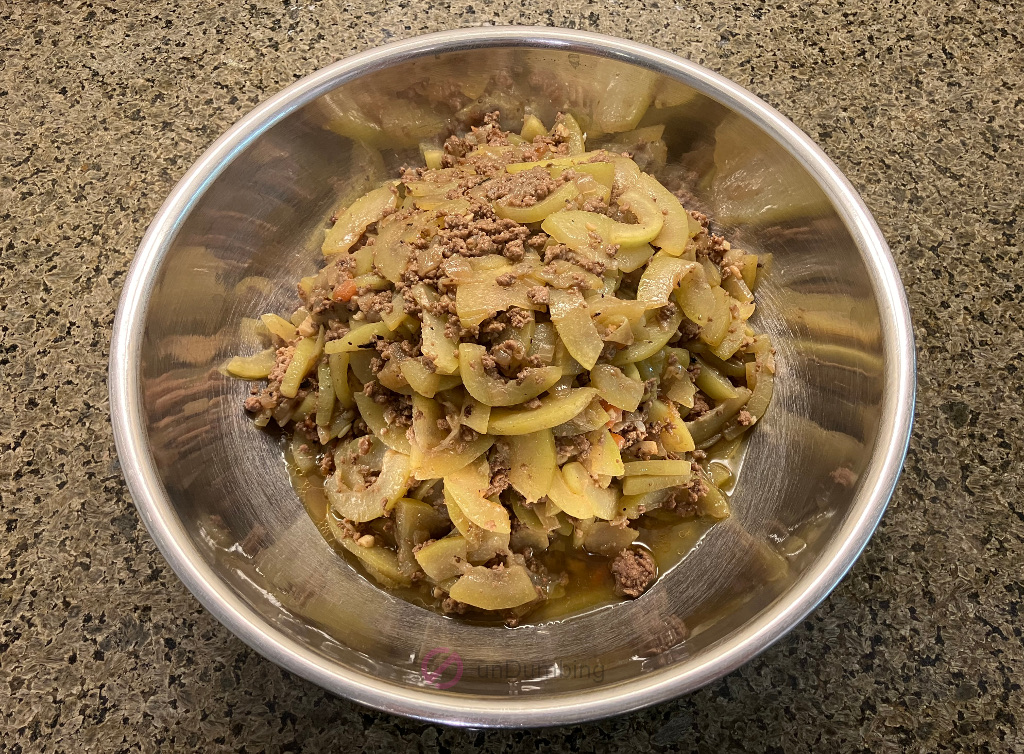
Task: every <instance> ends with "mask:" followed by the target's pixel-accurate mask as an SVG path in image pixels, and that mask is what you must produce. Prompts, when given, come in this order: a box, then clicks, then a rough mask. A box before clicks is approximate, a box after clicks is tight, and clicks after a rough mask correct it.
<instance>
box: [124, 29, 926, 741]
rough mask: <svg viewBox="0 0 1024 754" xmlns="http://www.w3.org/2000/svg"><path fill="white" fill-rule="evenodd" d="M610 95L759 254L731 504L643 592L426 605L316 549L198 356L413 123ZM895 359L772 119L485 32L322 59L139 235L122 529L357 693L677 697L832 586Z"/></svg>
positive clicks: (881, 248)
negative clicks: (768, 257) (515, 603)
mask: <svg viewBox="0 0 1024 754" xmlns="http://www.w3.org/2000/svg"><path fill="white" fill-rule="evenodd" d="M620 91H630V92H635V93H636V97H637V98H638V99H639V100H641V102H642V103H646V102H648V101H649V102H650V104H651V108H650V110H649V111H648V113H647V115H646V116H644V117H645V120H644V121H643V122H644V123H647V122H663V123H665V124H666V132H665V134H666V140H667V141H668V142H669V147H670V152H669V169H668V171H667V172H669V173H672V174H673V175H675V176H676V178H679V177H683V178H685V179H686V182H687V185H688V186H689V188H690V190H691V192H692V194H693V205H694V206H697V207H700V208H702V209H703V210H704V211H706V212H707V213H708V214H709V215H711V216H712V217H713V218H714V219H716V220H718V221H720V222H721V223H722V225H723V226H724V228H725V231H726V236H727V238H730V239H732V240H733V241H734V244H737V245H741V246H743V247H745V248H748V249H750V250H753V251H756V252H758V253H762V254H766V253H770V254H772V255H773V257H774V258H773V264H772V268H771V273H770V275H769V277H768V279H767V282H766V284H765V285H764V286H763V287H762V288H761V289H760V294H759V295H760V302H759V314H758V315H757V316H758V317H759V320H758V326H759V327H760V328H763V329H766V330H767V331H769V332H770V333H771V334H772V336H773V339H774V341H775V343H776V344H777V350H778V360H779V364H780V368H779V375H778V379H777V380H776V384H777V385H778V388H777V391H776V396H775V400H774V403H773V405H772V407H771V409H770V412H769V414H768V415H767V416H766V418H765V420H764V422H763V423H762V425H760V427H759V429H758V431H757V432H756V433H754V438H753V440H752V441H751V443H750V448H749V452H748V454H747V456H746V460H745V462H744V468H743V472H742V476H741V481H740V486H739V488H738V490H737V493H736V495H735V496H734V498H733V507H734V516H733V518H731V519H729V520H727V521H726V522H724V523H722V524H720V525H718V526H716V527H714V528H713V529H712V530H711V531H710V533H709V534H707V535H706V536H705V537H703V538H702V539H701V540H700V542H699V546H698V547H696V549H694V550H693V551H692V552H691V553H690V554H689V555H688V556H687V557H686V558H685V559H684V560H683V562H682V563H681V564H680V565H679V566H678V567H677V568H675V569H674V570H673V571H672V572H671V573H669V574H668V575H667V576H666V577H664V578H662V579H661V580H660V581H659V582H658V583H657V585H656V586H655V587H654V588H653V589H652V590H651V591H650V592H648V593H647V594H646V595H644V597H643V598H641V599H639V600H637V601H634V602H629V603H623V604H619V605H615V606H612V607H609V608H605V609H602V610H599V611H595V612H593V613H590V614H585V615H580V616H576V617H573V618H570V619H566V620H563V621H560V622H556V623H549V624H544V625H538V626H524V627H520V628H517V629H514V630H508V629H497V628H482V627H478V626H471V625H466V624H463V623H459V622H456V621H453V620H450V619H446V618H443V617H440V616H438V615H435V614H433V613H430V612H427V611H425V610H422V609H419V608H416V607H414V606H412V605H410V604H407V603H405V602H402V601H400V600H397V599H395V598H393V597H391V596H390V595H388V594H387V593H385V592H383V591H381V590H379V589H377V588H376V587H374V586H372V585H370V584H369V583H367V582H366V581H364V580H363V579H362V578H361V577H359V576H358V575H357V574H356V573H355V572H354V571H353V570H352V568H351V567H349V566H348V565H347V563H346V562H345V561H344V560H342V559H341V558H340V557H339V556H338V555H337V554H336V553H335V552H334V551H333V550H332V549H331V548H330V547H329V546H328V545H327V544H326V543H325V542H324V540H323V539H322V538H321V537H320V535H319V533H318V532H317V531H316V528H315V527H314V525H313V523H312V522H311V520H310V519H309V517H308V516H307V514H306V512H305V511H304V509H303V507H302V505H301V503H300V502H299V501H298V500H297V499H296V496H295V495H294V493H293V492H292V490H291V488H290V486H289V483H288V479H287V476H286V473H285V469H284V467H283V465H282V463H281V460H280V455H279V452H278V449H277V446H276V445H275V444H274V442H273V441H272V439H271V438H269V437H268V436H266V435H265V434H263V433H261V432H259V431H257V430H255V429H254V428H253V427H252V426H251V424H250V422H249V421H247V419H246V417H245V416H244V414H243V412H242V410H241V402H242V400H243V398H244V396H245V394H246V391H247V386H246V385H245V384H244V383H240V382H236V381H232V380H229V379H227V378H225V377H223V376H222V375H221V374H220V373H219V372H218V371H217V366H218V365H219V364H220V363H222V362H223V360H224V359H226V358H227V357H229V356H230V355H233V354H236V353H239V352H248V351H249V350H252V349H255V347H256V343H255V342H254V341H253V339H252V336H249V335H247V334H246V331H245V329H244V328H243V329H242V330H241V331H240V330H239V326H238V322H239V319H240V318H242V317H254V316H257V315H259V314H260V313H262V312H265V311H283V310H285V309H290V308H292V307H293V306H294V305H295V303H294V302H295V298H294V293H293V292H294V281H295V280H296V279H297V278H298V277H299V276H300V275H304V274H309V273H310V272H312V271H313V270H314V269H315V268H316V266H317V263H318V256H319V255H318V253H317V249H318V246H319V242H320V238H321V233H322V228H323V226H324V223H325V219H326V218H327V217H328V216H329V215H330V214H331V212H332V209H333V207H334V206H335V205H336V204H337V201H338V197H339V196H340V195H345V194H351V193H353V192H357V191H360V190H362V188H363V186H364V185H365V184H366V182H367V181H368V180H371V179H373V178H374V177H375V176H376V175H378V174H379V173H380V171H381V169H382V168H383V169H387V168H388V167H392V166H395V165H397V164H399V163H401V162H402V161H410V162H411V161H413V160H415V159H416V157H417V154H416V152H415V145H416V144H417V143H418V141H419V140H420V139H421V138H425V137H428V136H432V135H434V132H436V131H440V130H442V129H445V128H448V127H449V126H450V124H451V122H452V119H453V118H463V117H468V116H472V115H474V114H478V113H480V112H484V111H487V110H489V109H493V108H495V107H501V108H502V110H503V112H504V113H505V114H506V115H507V116H508V117H509V120H510V121H514V120H516V119H517V118H521V116H522V112H523V108H524V106H528V107H531V108H532V109H534V110H535V111H537V112H539V113H540V114H541V115H543V116H546V117H547V118H548V120H550V117H551V116H552V115H553V113H554V112H555V110H557V109H569V110H572V111H574V112H576V113H579V114H581V115H584V116H586V117H587V120H588V121H589V122H588V123H587V126H588V130H589V131H590V133H592V134H595V133H598V132H601V131H604V132H614V131H617V130H625V129H627V128H631V127H633V126H634V125H635V122H634V121H635V117H633V116H631V115H629V114H628V113H627V114H626V115H623V113H622V111H621V108H619V109H616V107H614V99H615V97H614V94H615V92H620ZM428 100H429V101H430V102H431V103H432V104H431V106H430V108H428V109H427V110H423V109H422V108H421V109H419V110H417V107H418V105H417V103H420V104H422V103H423V102H425V101H428ZM356 111H359V112H361V113H363V114H364V115H367V114H369V115H371V116H372V117H371V122H369V123H368V122H366V120H365V119H363V120H362V121H360V120H359V119H357V118H356V117H355V116H354V113H355V112H356ZM410 112H418V115H416V117H410ZM355 135H358V136H359V137H360V139H361V140H362V141H363V142H364V145H363V146H360V145H358V144H356V142H355V141H354V140H353V139H352V138H351V137H352V136H355ZM366 143H368V144H369V145H370V147H372V148H367V146H365V144H366ZM408 147H411V148H412V149H409V148H408ZM377 150H379V152H378V151H377ZM913 354H914V350H913V343H912V336H911V328H910V320H909V314H908V311H907V306H906V302H905V300H904V295H903V291H902V288H901V285H900V282H899V278H898V276H897V273H896V270H895V267H894V265H893V262H892V259H891V257H890V255H889V252H888V249H887V247H886V244H885V241H884V239H883V238H882V236H881V234H880V233H879V231H878V228H877V227H876V225H875V223H874V221H873V220H872V218H871V216H870V214H869V213H868V211H867V210H866V209H865V207H864V205H863V204H862V202H861V201H860V199H859V198H858V196H857V194H856V193H855V192H854V190H853V189H852V188H851V186H850V185H849V184H848V183H847V181H846V180H845V179H844V178H843V176H842V175H841V174H840V173H839V171H838V170H837V169H836V167H835V166H834V165H833V164H832V163H831V162H830V161H829V160H828V159H827V158H826V157H825V156H824V155H823V154H822V153H821V152H820V150H818V149H817V148H816V147H815V146H814V145H813V144H812V143H811V142H810V141H809V140H808V139H807V138H806V137H805V136H804V135H803V134H802V133H800V132H799V131H798V130H797V129H796V128H795V127H794V126H793V125H792V124H791V123H789V122H788V121H787V120H785V119H784V118H782V117H781V116H780V115H779V114H778V113H777V112H775V111H774V110H772V109H771V108H769V107H768V106H766V105H765V104H764V103H762V102H761V101H760V100H758V99H756V98H755V97H753V96H752V95H751V94H749V93H748V92H746V91H744V90H742V89H740V88H739V87H737V86H736V85H734V84H732V83H730V82H728V81H726V80H724V79H722V78H720V77H718V76H716V75H714V74H712V73H710V72H708V71H706V70H704V69H703V68H700V67H699V66H696V65H694V64H693V63H690V62H688V61H685V60H682V59H680V58H677V57H675V56H672V55H669V54H666V53H663V52H660V51H658V50H654V49H652V48H649V47H645V46H642V45H637V44H633V43H630V42H625V41H622V40H617V39H611V38H608V37H603V36H599V35H595V34H586V33H581V32H574V31H561V30H554V29H540V28H526V27H519V28H481V29H473V30H462V31H454V32H446V33H442V34H435V35H429V36H424V37H419V38H414V39H411V40H408V41H404V42H398V43H396V44H392V45H388V46H386V47H382V48H378V49H375V50H371V51H369V52H367V53H364V54H361V55H357V56H354V57H352V58H349V59H347V60H343V61H341V62H339V63H337V64H335V65H333V66H330V67H328V68H325V69H323V70H321V71H319V72H317V73H315V74H313V75H311V76H309V77H307V78H305V79H303V80H301V81H299V82H298V83H296V84H294V85H293V86H291V87H289V88H288V89H286V90H285V91H284V92H282V93H281V94H279V95H277V96H276V97H274V98H273V99H271V100H269V101H268V102H266V103H265V104H263V105H261V106H260V107H258V108H257V109H256V110H254V111H253V112H252V113H250V114H249V115H248V116H247V117H246V118H244V119H243V120H242V121H241V122H239V123H238V124H237V125H236V126H235V127H234V128H232V129H231V130H230V131H229V132H228V133H227V134H225V135H224V136H223V137H222V138H221V139H219V140H218V141H217V142H216V143H215V144H214V145H213V146H212V147H211V148H210V149H209V151H208V152H207V153H206V154H205V155H204V156H203V157H202V158H201V159H200V160H199V162H198V163H197V164H196V165H195V166H194V167H193V168H192V170H190V171H189V173H188V174H187V175H186V176H185V177H184V178H183V179H182V181H181V182H180V183H179V184H178V186H177V187H176V188H175V190H174V192H173V193H172V194H171V196H170V197H169V198H168V199H167V201H166V203H165V204H164V206H163V208H162V209H161V211H160V213H159V215H158V216H157V217H156V219H155V220H154V222H153V224H152V226H151V227H150V229H149V232H148V233H147V235H146V237H145V239H144V240H143V242H142V244H141V246H140V248H139V250H138V254H137V256H136V259H135V261H134V263H133V265H132V269H131V273H130V275H129V279H128V282H127V285H126V287H125V290H124V293H123V296H122V299H121V303H120V308H119V310H118V314H117V320H116V323H115V328H114V338H113V343H112V352H111V362H110V394H111V404H112V412H113V422H114V428H115V431H116V437H117V446H118V450H119V453H120V460H121V465H122V467H123V469H124V472H125V475H126V477H127V480H128V484H129V486H130V488H131V491H132V494H133V496H134V498H135V501H136V505H137V506H138V509H139V512H140V514H141V516H142V517H143V519H144V521H145V523H146V526H147V527H148V528H149V531H150V532H151V533H152V535H153V537H154V539H155V540H156V542H157V544H158V545H159V547H160V549H161V551H162V552H163V553H164V555H165V556H166V558H167V560H168V561H169V563H170V564H171V566H172V567H173V568H174V570H175V571H176V572H177V573H178V575H179V576H180V577H181V579H182V580H183V581H184V582H185V584H186V585H187V586H188V588H189V589H190V590H191V591H192V592H193V593H194V594H195V595H196V596H197V597H198V598H199V600H200V601H201V602H202V603H203V604H204V605H205V606H206V607H207V608H208V609H209V610H210V611H211V612H212V613H214V615H216V616H217V617H218V618H219V619H220V620H221V621H222V622H224V624H225V625H227V626H228V627H229V628H230V629H231V630H232V631H234V632H235V633H236V634H237V635H238V636H239V637H241V638H242V639H243V640H244V641H245V642H247V643H248V644H250V645H251V646H252V647H254V648H255V649H256V650H258V651H259V652H261V653H263V654H264V655H266V656H267V657H269V658H270V659H272V660H274V661H275V662H277V663H279V664H281V665H282V666H284V667H286V668H288V669H289V670H291V671H293V672H296V673H298V674H300V675H302V676H304V677H306V678H308V679H310V680H312V681H314V682H315V683H318V684H320V685H321V686H323V687H325V688H327V689H330V690H331V691H334V692H336V693H339V694H342V695H345V696H347V697H350V698H352V699H355V700H357V701H360V702H363V703H365V704H368V705H371V706H373V707H377V708H379V709H384V710H388V711H391V712H395V713H398V714H403V715H411V716H414V717H418V718H423V719H430V720H437V721H445V722H450V723H456V724H463V725H507V726H524V725H545V724H555V723H567V722H573V721H579V720H585V719H591V718H597V717H601V716H606V715H611V714H618V713H622V712H626V711H629V710H632V709H636V708H638V707H642V706H644V705H648V704H652V703H654V702H657V701H660V700H663V699H666V698H669V697H672V696H676V695H679V694H682V693H685V692H687V691H690V690H692V689H695V688H697V687H699V686H701V685H702V684H705V683H707V682H709V681H710V680H712V679H714V678H717V677H719V676H721V675H723V674H725V673H726V672H728V671H730V670H732V669H733V668H735V667H737V666H738V665H740V664H741V663H743V662H745V661H747V660H749V659H750V658H752V657H753V656H755V655H756V654H757V653H758V652H760V651H762V650H763V649H764V648H766V647H767V646H768V645H770V644H771V643H772V642H774V641H775V640H776V639H778V638H779V637H780V636H782V635H783V634H784V633H785V632H786V631H788V630H789V629H790V628H791V627H793V626H794V625H795V624H796V623H798V622H799V621H800V620H801V619H802V618H803V616H805V615H806V614H807V613H808V612H809V611H810V610H811V609H812V608H814V606H815V605H817V604H818V602H819V601H820V600H821V599H822V598H824V597H825V595H826V594H828V592H829V591H830V590H831V589H832V588H833V587H834V586H835V584H836V583H837V582H838V581H839V579H840V578H841V577H842V576H843V574H844V573H845V572H846V571H847V569H848V568H849V567H850V565H851V564H852V563H853V561H854V560H855V558H856V557H857V555H858V554H859V553H860V551H861V549H862V548H863V547H864V545H865V543H866V542H867V540H868V538H869V537H870V535H871V533H872V531H873V530H874V527H875V525H876V524H877V522H878V519H879V517H880V516H881V514H882V511H883V509H884V508H885V505H886V502H887V501H888V499H889V496H890V494H891V492H892V489H893V486H894V485H895V482H896V479H897V476H898V474H899V471H900V468H901V464H902V461H903V457H904V453H905V450H906V444H907V440H908V437H909V431H910V425H911V418H912V413H913V398H914V362H913V359H914V356H913ZM840 469H848V470H849V471H838V472H837V470H840ZM787 535H789V536H790V539H789V543H790V544H792V543H794V542H798V541H799V540H798V539H796V537H799V538H800V539H802V540H803V541H804V542H806V546H805V547H804V548H803V550H802V551H800V552H799V553H797V554H795V555H791V557H789V559H788V561H786V563H787V564H786V565H785V566H783V565H780V564H781V563H782V562H783V561H782V559H781V558H780V557H779V556H778V555H777V554H776V551H777V547H776V543H777V542H778V541H779V540H781V539H783V538H784V537H786V536H787ZM681 620H682V621H685V623H686V625H687V627H688V628H689V630H690V633H691V635H690V636H689V638H685V639H684V632H683V631H681V629H680V621H681ZM441 647H443V648H447V649H448V650H455V651H456V652H457V653H458V654H459V655H460V657H461V660H462V666H463V674H462V677H461V679H460V680H459V682H458V683H457V684H455V685H454V686H452V687H451V688H447V689H438V688H434V687H432V686H431V683H430V677H429V676H428V677H426V678H425V677H424V675H423V673H422V672H421V670H422V662H423V660H424V657H425V656H427V655H428V653H430V651H431V650H432V649H435V648H441Z"/></svg>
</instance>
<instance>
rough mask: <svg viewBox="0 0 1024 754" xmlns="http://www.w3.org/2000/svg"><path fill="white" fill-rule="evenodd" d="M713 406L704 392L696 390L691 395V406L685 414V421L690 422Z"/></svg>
mask: <svg viewBox="0 0 1024 754" xmlns="http://www.w3.org/2000/svg"><path fill="white" fill-rule="evenodd" d="M712 408H713V404H712V403H711V399H710V398H708V397H707V396H706V395H705V394H704V393H702V392H700V391H698V392H697V393H696V394H695V395H694V396H693V408H691V409H690V413H688V414H687V415H686V421H688V422H692V421H693V420H694V419H698V418H700V417H701V416H704V414H706V413H707V412H708V411H710V410H711V409H712Z"/></svg>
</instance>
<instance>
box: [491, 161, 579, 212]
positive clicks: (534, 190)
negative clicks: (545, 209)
mask: <svg viewBox="0 0 1024 754" xmlns="http://www.w3.org/2000/svg"><path fill="white" fill-rule="evenodd" d="M563 183H565V179H564V178H561V179H556V178H552V177H551V173H549V172H548V170H547V168H543V167H540V166H539V165H538V166H537V167H535V168H531V169H530V170H521V171H519V172H518V173H506V174H505V175H499V176H498V177H496V178H493V179H492V180H491V181H490V182H489V183H488V184H487V191H486V192H485V194H484V195H485V196H486V197H487V199H488V200H490V201H492V202H493V201H499V200H500V201H501V203H502V204H506V205H508V206H510V207H531V206H533V205H534V204H536V203H537V202H538V201H540V200H541V199H545V198H547V197H548V196H549V195H550V194H552V193H553V192H554V191H555V190H556V189H557V188H558V187H559V186H561V185H562V184H563Z"/></svg>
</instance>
